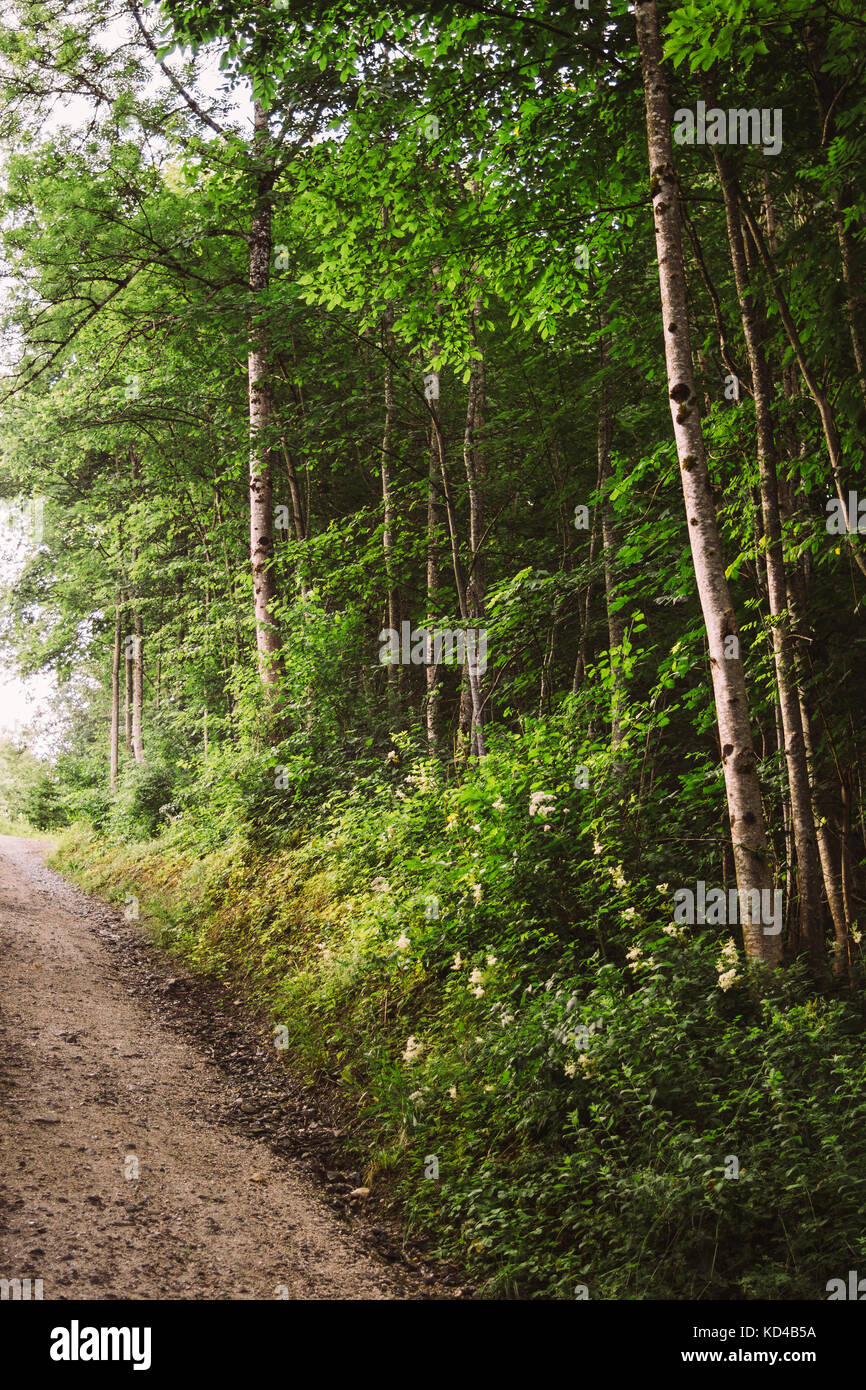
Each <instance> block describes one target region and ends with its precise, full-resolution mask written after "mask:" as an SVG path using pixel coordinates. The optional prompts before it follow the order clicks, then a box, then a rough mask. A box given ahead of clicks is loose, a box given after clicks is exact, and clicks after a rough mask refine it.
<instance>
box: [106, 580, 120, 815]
mask: <svg viewBox="0 0 866 1390" xmlns="http://www.w3.org/2000/svg"><path fill="white" fill-rule="evenodd" d="M120 626H121V605H120V595H118V596H117V598H115V600H114V648H113V651H112V656H111V734H110V746H109V754H108V757H109V774H108V780H109V785H110V787H111V791H112V794H113V793H114V792H116V791H117V767H118V761H119V754H120V749H119V747H118V745H119V742H120V649H121V631H120Z"/></svg>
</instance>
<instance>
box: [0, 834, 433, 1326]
mask: <svg viewBox="0 0 866 1390" xmlns="http://www.w3.org/2000/svg"><path fill="white" fill-rule="evenodd" d="M43 854H44V849H43V848H42V847H41V846H39V845H38V844H36V843H34V842H31V841H28V840H21V839H14V838H12V837H10V836H0V1152H2V1159H0V1277H2V1278H5V1279H12V1278H26V1277H28V1276H29V1277H30V1278H32V1279H37V1278H39V1279H41V1280H42V1281H43V1297H44V1298H45V1299H71V1298H86V1299H111V1298H119V1299H147V1298H156V1299H273V1298H276V1297H286V1296H288V1297H289V1298H292V1299H296V1298H297V1299H401V1298H407V1297H408V1298H417V1297H419V1296H421V1297H425V1296H427V1297H429V1296H430V1292H431V1291H424V1292H421V1293H420V1295H419V1285H420V1283H421V1281H420V1279H419V1277H418V1276H417V1275H415V1274H413V1273H411V1272H407V1271H405V1270H404V1269H403V1268H401V1267H397V1266H395V1265H394V1264H391V1265H389V1264H386V1263H385V1262H384V1261H383V1260H382V1259H380V1258H379V1256H378V1254H377V1253H376V1251H375V1249H371V1248H369V1245H368V1246H367V1248H365V1239H364V1236H363V1233H362V1232H361V1231H360V1229H359V1227H358V1225H357V1223H356V1224H355V1225H354V1226H353V1225H352V1224H347V1223H346V1222H345V1221H343V1220H341V1219H340V1217H339V1216H338V1215H337V1214H335V1212H334V1211H332V1210H331V1209H330V1207H329V1206H328V1204H327V1203H326V1202H325V1200H324V1198H323V1195H322V1193H321V1190H320V1188H319V1186H318V1185H317V1183H316V1181H315V1179H314V1178H313V1176H312V1174H311V1172H310V1170H309V1165H305V1163H304V1162H303V1161H302V1160H299V1159H296V1158H294V1157H291V1156H289V1157H288V1158H287V1157H284V1156H281V1155H280V1154H279V1153H278V1152H275V1150H274V1146H273V1144H272V1143H271V1144H268V1143H266V1142H265V1141H263V1140H262V1139H259V1138H257V1137H255V1136H251V1135H248V1134H244V1133H243V1132H241V1133H238V1132H237V1129H236V1127H235V1129H234V1130H233V1129H232V1127H231V1125H230V1124H227V1123H226V1122H225V1116H226V1114H227V1113H229V1112H231V1111H232V1107H233V1106H234V1112H233V1113H234V1114H235V1115H237V1114H238V1111H239V1110H240V1111H241V1112H242V1111H244V1110H250V1109H252V1110H255V1109H256V1107H257V1106H258V1107H259V1108H261V1105H262V1104H263V1103H264V1102H263V1101H262V1099H261V1091H258V1092H257V1096H258V1099H257V1101H256V1103H255V1104H254V1105H252V1106H250V1105H243V1104H241V1105H240V1106H238V1102H239V1101H241V1100H242V1096H239V1095H238V1094H237V1091H238V1084H237V1082H234V1083H233V1080H232V1077H231V1075H227V1074H226V1072H225V1071H224V1070H222V1071H221V1070H220V1069H219V1067H218V1066H215V1065H214V1058H213V1050H214V1049H213V1047H210V1049H209V1047H208V1042H209V1039H208V1036H207V1034H208V1032H209V1028H208V1021H207V1016H206V1015H205V1016H204V1018H203V1019H202V1022H201V1027H202V1030H203V1032H204V1035H205V1036H204V1037H203V1039H202V1043H201V1045H200V1046H199V1045H197V1044H196V1039H195V1037H194V1036H193V1037H190V1036H187V1037H183V1036H179V1033H183V1032H184V1031H186V1033H187V1035H189V1028H188V1026H187V1027H186V1028H185V1029H184V1028H183V1027H181V1025H179V1024H178V1023H177V1022H176V1021H175V1020H174V1018H173V1017H172V1014H173V1012H174V1011H176V1010H177V1009H178V1008H179V1007H180V1005H179V1004H177V1003H176V1002H175V1000H174V999H173V998H172V994H173V992H174V993H177V992H178V990H182V988H183V987H184V985H185V982H184V980H183V979H180V981H177V980H174V979H169V980H168V982H167V983H165V982H162V983H161V982H160V977H159V974H158V971H159V969H160V965H159V963H158V962H157V964H156V966H155V969H156V970H157V975H156V976H154V975H153V974H152V973H148V974H145V976H144V977H143V978H144V979H145V980H147V981H149V982H150V985H151V993H150V994H148V992H147V990H146V989H145V990H142V988H140V987H139V983H138V982H137V980H136V979H135V978H134V977H135V975H136V970H135V969H133V968H132V967H130V969H129V970H127V968H126V959H125V957H124V955H123V953H122V951H121V952H118V949H117V942H118V940H119V939H120V938H122V937H123V936H124V934H125V935H126V936H127V937H129V938H133V937H135V938H137V939H138V941H139V943H140V937H139V933H138V932H137V929H135V928H134V927H133V926H132V925H128V926H127V924H125V923H123V919H122V917H120V916H119V914H118V913H116V912H115V911H114V910H113V909H110V908H107V907H105V906H104V905H103V904H100V903H99V902H97V901H96V900H94V899H92V898H89V897H87V896H86V895H84V894H82V893H79V892H78V891H77V890H76V889H74V888H72V887H71V886H70V885H69V884H68V883H66V882H65V880H64V879H62V878H61V877H60V876H59V875H58V874H55V873H53V872H52V871H51V870H49V869H47V868H45V866H44V865H43V863H42V856H43ZM135 950H136V951H138V953H139V956H141V955H142V954H144V953H145V952H149V953H150V954H148V955H147V956H146V963H147V964H148V965H149V966H154V961H153V959H152V956H153V955H156V956H158V953H154V952H153V951H152V948H148V947H144V946H142V945H141V944H137V945H136V946H135ZM159 960H160V961H162V962H163V965H164V967H165V968H164V973H165V974H166V975H168V976H171V975H175V976H177V974H178V971H177V967H176V966H172V965H170V963H168V962H164V958H162V957H160V958H159ZM138 973H139V974H140V970H139V971H138ZM155 978H156V981H157V983H156V985H154V984H153V981H154V979H155ZM160 1001H162V1002H160ZM209 1050H210V1053H211V1055H208V1052H209ZM229 1055H230V1056H232V1057H237V1056H238V1053H237V1052H232V1053H230V1054H229ZM269 1063H270V1059H268V1064H269ZM247 1070H248V1072H249V1071H252V1070H253V1069H252V1068H248V1069H247ZM250 1084H253V1083H250ZM256 1084H259V1083H256ZM266 1101H267V1102H268V1104H269V1105H270V1111H269V1112H268V1113H269V1114H270V1121H269V1122H268V1123H267V1124H265V1125H264V1126H262V1125H261V1124H260V1125H259V1126H258V1128H259V1129H261V1128H264V1129H265V1130H266V1131H267V1132H269V1133H271V1132H272V1131H273V1127H274V1125H275V1124H276V1125H278V1124H279V1122H280V1118H281V1114H282V1111H281V1097H280V1093H279V1092H278V1091H274V1090H270V1091H268V1092H267V1095H266ZM291 1104H292V1102H291V1098H290V1097H289V1096H288V1093H286V1097H285V1106H286V1110H287V1111H288V1110H289V1109H291ZM136 1172H137V1174H138V1176H135V1174H136ZM348 1205H350V1206H351V1204H350V1203H349V1204H348ZM428 1282H429V1276H428ZM435 1296H436V1295H435V1294H434V1297H435Z"/></svg>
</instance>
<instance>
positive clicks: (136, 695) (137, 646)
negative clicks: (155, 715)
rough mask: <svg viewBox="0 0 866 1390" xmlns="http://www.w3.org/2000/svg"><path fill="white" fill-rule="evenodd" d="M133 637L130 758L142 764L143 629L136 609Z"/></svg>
mask: <svg viewBox="0 0 866 1390" xmlns="http://www.w3.org/2000/svg"><path fill="white" fill-rule="evenodd" d="M132 621H133V627H134V633H135V635H134V637H133V642H132V756H133V757H134V758H135V761H136V762H137V763H143V762H144V742H143V738H142V709H143V706H144V628H143V626H142V621H141V614H140V613H139V611H138V609H137V608H136V610H135V613H134V614H133V620H132Z"/></svg>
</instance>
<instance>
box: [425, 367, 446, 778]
mask: <svg viewBox="0 0 866 1390" xmlns="http://www.w3.org/2000/svg"><path fill="white" fill-rule="evenodd" d="M439 386H440V381H439V373H438V372H436V373H434V374H433V391H432V399H431V401H430V409H431V410H432V411H434V412H436V413H437V415H438V411H439ZM440 437H441V433H440V431H439V430H437V428H436V426H435V424H433V425H431V428H430V455H429V468H428V473H427V626H428V629H429V628H431V627H433V626H435V621H436V617H437V606H438V602H439V589H440V587H441V582H442V576H441V571H440V565H439V526H440V524H441V512H442V507H441V502H440V496H439V474H440V471H441V466H440V460H439V442H440ZM426 676H427V705H426V711H425V714H426V722H427V742H428V744H429V746H430V749H431V751H434V752H435V750H436V748H438V746H439V740H440V737H441V727H440V726H441V722H442V686H441V679H440V673H439V667H438V665H437V663H436V661H435V658H434V656H433V653H432V652H431V653H430V659H429V660H428V662H427V666H426Z"/></svg>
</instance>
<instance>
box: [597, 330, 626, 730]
mask: <svg viewBox="0 0 866 1390" xmlns="http://www.w3.org/2000/svg"><path fill="white" fill-rule="evenodd" d="M601 322H602V327H606V325H607V315H606V314H604V313H602V315H601ZM599 351H600V358H601V373H602V375H601V388H600V391H599V402H598V480H599V494H600V502H599V506H600V507H601V536H602V554H603V559H604V594H605V600H606V603H607V633H608V655H609V660H610V679H611V700H610V746H611V750H612V752H613V753H614V755H615V754H616V750H617V749H618V748H619V745H620V743H621V742H622V705H623V682H622V644H623V639H624V637H625V624H624V622H623V612H622V609H621V608H620V607H618V606H617V603H616V597H617V591H616V578H615V571H616V565H617V555H618V553H619V547H620V537H619V528H618V526H617V524H616V514H615V512H614V510H613V503H612V502H611V500H610V487H609V484H610V451H611V446H612V444H613V419H612V417H611V413H610V404H609V401H608V390H607V382H606V380H605V371H606V369H607V364H608V358H609V356H610V337H609V335H608V334H603V335H602V337H601V341H600V345H599Z"/></svg>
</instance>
